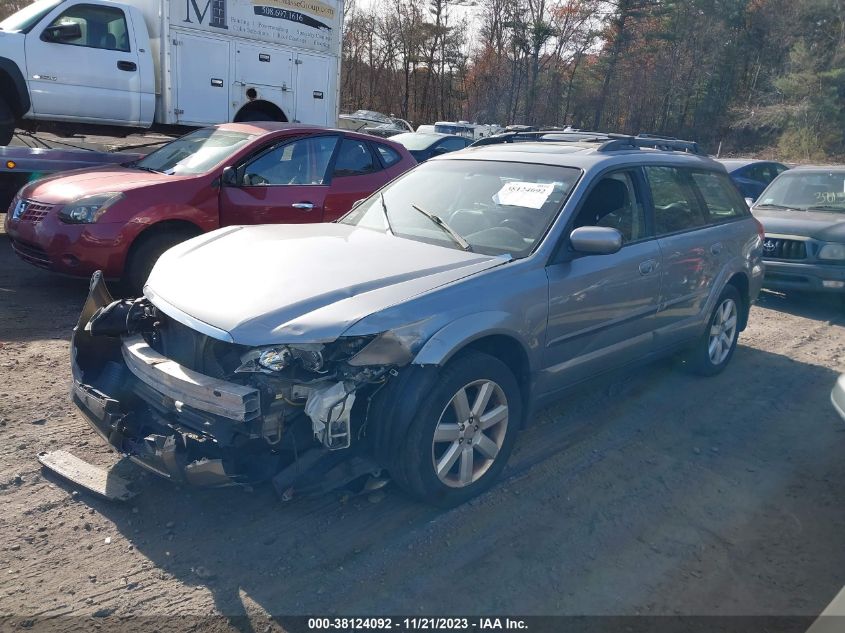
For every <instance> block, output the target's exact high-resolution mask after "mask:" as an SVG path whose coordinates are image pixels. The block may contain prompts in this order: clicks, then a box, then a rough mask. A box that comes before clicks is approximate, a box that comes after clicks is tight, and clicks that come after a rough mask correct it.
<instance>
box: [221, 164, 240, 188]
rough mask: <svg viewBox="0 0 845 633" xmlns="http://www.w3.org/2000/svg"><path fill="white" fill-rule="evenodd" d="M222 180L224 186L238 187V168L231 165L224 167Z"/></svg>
mask: <svg viewBox="0 0 845 633" xmlns="http://www.w3.org/2000/svg"><path fill="white" fill-rule="evenodd" d="M220 182H221V183H222V184H223V186H224V187H238V186H240V182H239V178H238V170H237V169H235V168H234V167H232V166H231V165H229V166H228V167H224V168H223V175H222V176H221V177H220Z"/></svg>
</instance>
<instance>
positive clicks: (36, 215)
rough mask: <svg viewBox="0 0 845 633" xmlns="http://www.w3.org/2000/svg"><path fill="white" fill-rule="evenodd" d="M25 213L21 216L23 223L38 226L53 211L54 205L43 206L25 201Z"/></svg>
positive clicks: (32, 201) (31, 201)
mask: <svg viewBox="0 0 845 633" xmlns="http://www.w3.org/2000/svg"><path fill="white" fill-rule="evenodd" d="M24 205H25V207H24V211H23V213H22V214H21V216H20V221H21V222H32V223H33V224H38V223H39V222H41V220H43V219H44V218H45V216H46V215H47V214H48V213H49V212H50V211H51V210H52V209H53V205H52V204H42V203H41V202H35V201H34V200H24Z"/></svg>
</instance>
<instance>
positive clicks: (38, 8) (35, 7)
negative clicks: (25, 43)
mask: <svg viewBox="0 0 845 633" xmlns="http://www.w3.org/2000/svg"><path fill="white" fill-rule="evenodd" d="M62 1H63V0H38V2H33V3H32V4H31V5H29V6H27V7H24V8H23V9H21V10H20V11H18V12H16V13H13V14H12V15H10V16H9V17H8V18H6V19H5V20H3V21H2V22H0V31H8V32H10V33H29V32H30V30H32V27H33V26H35V25H36V24H38V23H39V22H40V21H41V19H42V18H43V17H44V16H45V15H47V14H48V13H50V11H52V10H53V8H54V7H57V6H58V5H60V4H61V3H62Z"/></svg>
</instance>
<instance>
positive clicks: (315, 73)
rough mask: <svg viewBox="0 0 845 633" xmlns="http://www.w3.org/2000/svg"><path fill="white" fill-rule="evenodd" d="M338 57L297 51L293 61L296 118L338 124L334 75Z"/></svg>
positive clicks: (321, 123) (311, 122) (316, 123)
mask: <svg viewBox="0 0 845 633" xmlns="http://www.w3.org/2000/svg"><path fill="white" fill-rule="evenodd" d="M336 64H337V60H335V59H334V58H332V57H321V56H318V55H307V54H305V53H299V55H298V56H297V63H296V90H295V95H294V96H295V98H296V120H297V121H299V122H300V123H309V124H312V125H330V126H332V127H334V126H335V125H337V120H336V119H335V117H334V116H333V113H334V110H335V107H334V99H335V88H336V84H335V79H336V77H334V76H333V73H334V69H335V67H336V66H335V65H336Z"/></svg>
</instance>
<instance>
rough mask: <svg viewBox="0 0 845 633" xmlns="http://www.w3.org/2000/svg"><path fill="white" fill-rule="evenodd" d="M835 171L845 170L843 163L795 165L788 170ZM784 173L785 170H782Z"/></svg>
mask: <svg viewBox="0 0 845 633" xmlns="http://www.w3.org/2000/svg"><path fill="white" fill-rule="evenodd" d="M802 171H808V172H825V173H829V172H836V173H842V172H845V165H798V166H797V167H793V168H792V169H790V170H789V172H790V173H792V172H802ZM784 173H786V172H784Z"/></svg>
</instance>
